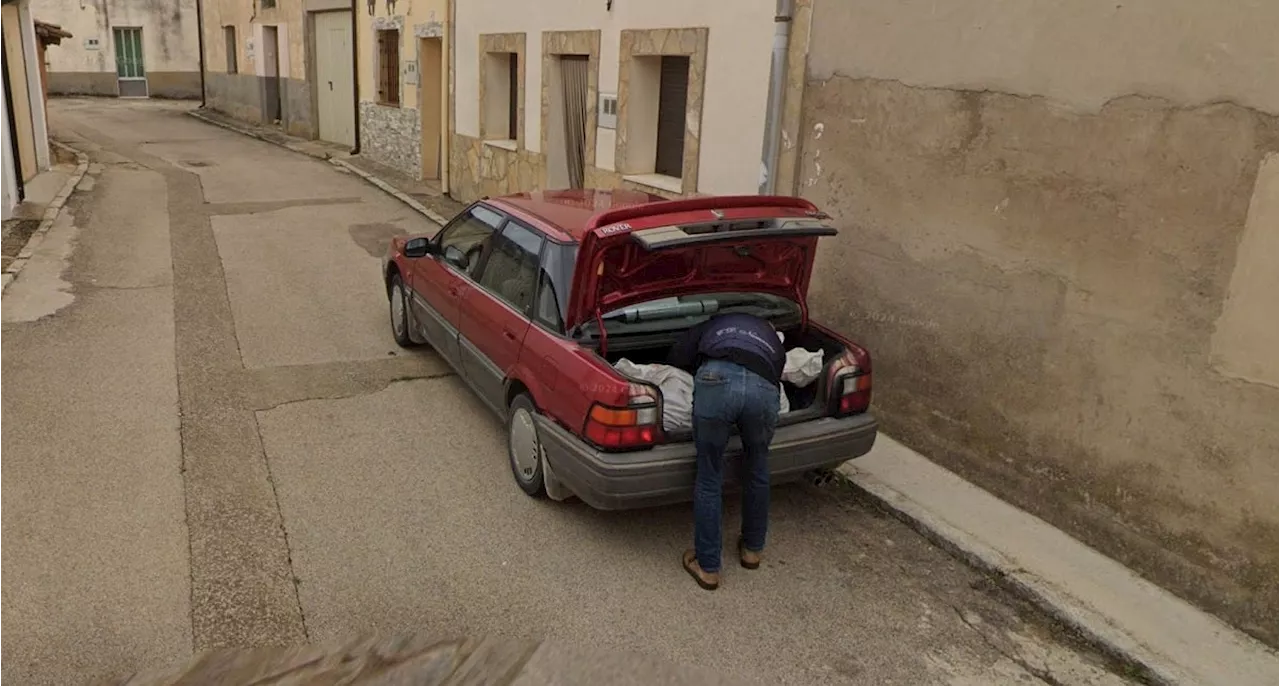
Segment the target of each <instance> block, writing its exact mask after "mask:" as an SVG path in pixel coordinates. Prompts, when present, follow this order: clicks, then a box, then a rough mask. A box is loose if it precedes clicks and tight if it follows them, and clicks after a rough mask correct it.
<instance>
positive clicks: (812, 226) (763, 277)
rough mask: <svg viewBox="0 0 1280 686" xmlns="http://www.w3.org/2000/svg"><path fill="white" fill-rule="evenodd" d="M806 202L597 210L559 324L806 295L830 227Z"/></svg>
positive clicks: (758, 200) (706, 201)
mask: <svg viewBox="0 0 1280 686" xmlns="http://www.w3.org/2000/svg"><path fill="white" fill-rule="evenodd" d="M827 218H828V217H827V215H825V214H823V213H822V212H820V211H818V209H817V208H816V207H815V206H814V205H813V204H812V203H810V202H808V201H807V200H802V199H800V198H791V197H771V196H730V197H706V198H692V199H689V200H676V201H670V202H658V203H651V204H645V205H639V206H635V207H627V208H623V209H618V210H609V211H606V212H602V213H600V214H598V215H596V216H594V217H592V219H591V220H590V222H589V223H588V226H587V227H585V230H584V231H583V233H582V238H581V245H580V247H579V249H578V256H577V263H576V265H575V268H574V273H573V286H572V288H571V289H570V293H571V295H570V299H569V307H568V308H567V309H568V312H567V315H568V316H567V318H566V322H565V324H566V326H567V327H568V328H569V329H570V330H572V329H573V328H574V327H576V326H578V325H580V324H583V323H584V322H587V321H591V320H594V319H599V318H600V317H601V316H602V315H603V314H604V313H607V312H610V311H613V310H616V309H618V308H622V307H626V306H628V305H634V304H637V303H641V302H645V301H649V300H655V299H658V298H667V297H672V296H677V295H683V294H689V293H714V292H730V291H749V292H756V293H768V294H771V295H777V296H780V297H784V298H787V299H789V300H792V301H794V302H796V303H797V304H799V305H800V307H801V310H802V311H803V312H806V316H807V305H806V303H805V296H806V295H807V293H808V289H809V278H810V275H811V273H812V271H813V258H814V253H815V250H816V248H817V243H818V238H819V237H821V236H833V235H835V234H836V230H835V229H834V228H832V227H831V226H830V225H829V224H827V223H826V222H825V221H824V220H825V219H827Z"/></svg>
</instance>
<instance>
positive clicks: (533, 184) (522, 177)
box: [449, 134, 698, 203]
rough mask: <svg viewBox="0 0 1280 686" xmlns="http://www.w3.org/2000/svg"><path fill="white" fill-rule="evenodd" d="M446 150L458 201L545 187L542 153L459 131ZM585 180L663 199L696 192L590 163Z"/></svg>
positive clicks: (590, 185) (592, 185) (451, 191)
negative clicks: (631, 178) (677, 190)
mask: <svg viewBox="0 0 1280 686" xmlns="http://www.w3.org/2000/svg"><path fill="white" fill-rule="evenodd" d="M449 150H450V160H449V169H450V171H449V174H450V189H449V195H450V197H452V198H454V199H455V200H457V201H458V202H463V203H470V202H474V201H476V200H478V199H480V198H483V197H486V196H488V197H496V196H500V195H508V194H511V193H524V192H528V191H534V190H538V189H543V188H546V179H547V156H546V155H543V154H541V153H536V152H530V151H528V150H520V151H512V150H506V149H504V148H500V147H497V146H494V145H485V144H484V143H483V142H482V141H481V140H480V139H478V138H473V137H471V136H463V135H461V134H454V136H453V145H451V146H450V148H449ZM584 180H585V183H584V184H583V185H584V186H585V187H587V188H600V189H606V190H612V189H615V188H625V189H627V190H633V191H644V192H647V193H652V194H654V195H658V196H662V197H664V198H678V197H688V196H693V195H698V194H696V193H688V194H684V195H683V196H682V195H681V194H679V193H671V192H669V191H665V190H662V189H658V188H652V187H649V186H642V185H640V184H636V183H632V182H630V181H627V180H625V179H623V178H622V175H621V174H619V173H617V172H615V171H612V170H609V169H601V168H599V167H596V166H594V165H590V164H588V165H587V166H586V167H585V169H584Z"/></svg>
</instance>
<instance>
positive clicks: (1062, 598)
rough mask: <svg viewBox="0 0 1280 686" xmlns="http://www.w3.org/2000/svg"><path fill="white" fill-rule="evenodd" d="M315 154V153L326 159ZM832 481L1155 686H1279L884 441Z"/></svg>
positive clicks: (1199, 626) (1000, 505) (1193, 618)
mask: <svg viewBox="0 0 1280 686" xmlns="http://www.w3.org/2000/svg"><path fill="white" fill-rule="evenodd" d="M191 114H192V115H193V116H195V117H197V118H200V119H203V120H205V121H209V122H211V123H214V124H217V125H218V126H223V127H225V128H229V129H232V130H236V131H240V132H241V133H244V134H246V135H250V136H254V137H257V138H262V139H263V140H267V141H269V142H273V143H276V144H277V145H282V146H284V147H287V148H289V149H291V150H296V151H298V152H303V153H304V154H310V155H313V156H316V157H320V159H327V160H329V161H330V162H331V163H334V164H336V165H338V166H341V167H343V168H344V169H347V170H348V171H350V172H352V173H355V174H358V175H360V176H362V177H363V178H365V180H367V181H369V182H370V183H372V184H373V185H375V186H378V187H379V188H381V189H383V190H384V191H386V192H388V193H390V194H391V195H393V196H395V197H397V198H398V199H400V200H401V201H402V202H405V203H406V204H409V205H410V206H412V207H414V208H415V209H417V210H418V211H419V212H422V213H423V214H424V215H426V216H427V217H429V218H431V219H432V220H433V221H436V222H437V223H443V222H444V221H445V218H447V217H452V216H453V215H454V214H456V212H457V211H458V210H460V209H461V207H462V206H461V205H460V204H458V203H456V202H454V201H453V200H451V199H449V198H448V197H446V196H440V195H432V194H431V192H430V190H429V189H426V188H425V187H424V186H422V185H421V184H419V183H416V182H413V181H411V180H409V179H406V178H404V177H400V176H399V175H397V174H395V173H394V172H391V171H390V170H387V169H386V168H384V167H380V165H376V164H373V163H371V162H369V161H368V160H362V159H359V158H358V156H357V157H351V156H349V155H345V154H342V153H335V152H334V148H333V147H332V146H327V145H326V144H323V143H315V142H313V141H301V140H299V139H292V138H290V137H287V136H283V135H282V134H280V133H279V132H278V131H275V132H271V133H270V134H259V133H257V132H255V131H254V127H253V126H252V125H248V124H244V123H242V122H235V121H233V120H228V119H226V118H223V117H220V116H219V115H213V114H211V113H208V112H204V111H200V110H196V111H193V112H191ZM322 155H323V156H322ZM840 474H841V475H842V476H843V477H844V479H845V480H846V481H847V482H848V483H850V484H851V485H852V486H853V487H855V488H857V489H859V490H861V491H862V492H864V493H866V494H868V495H869V496H870V497H871V498H873V499H874V500H875V501H876V502H878V503H879V504H881V505H882V506H883V507H884V508H886V509H887V510H889V511H890V512H892V513H893V514H894V516H896V517H897V518H899V519H901V520H903V521H905V522H906V523H908V524H909V525H911V526H912V527H914V528H915V529H916V530H917V531H919V532H920V533H921V534H923V535H924V536H926V537H927V538H929V539H930V540H932V541H933V542H934V543H936V544H937V545H939V546H941V547H942V548H944V549H946V550H948V551H950V552H951V553H952V554H953V555H955V556H957V557H959V558H961V559H963V560H965V561H966V562H968V563H969V564H971V565H973V566H974V567H976V568H978V569H980V570H983V571H985V572H987V573H990V574H992V575H994V576H996V577H998V578H1001V579H1002V580H1004V581H1005V582H1006V585H1007V586H1008V587H1009V588H1011V589H1012V590H1014V591H1015V592H1017V593H1019V594H1020V595H1022V596H1023V597H1025V598H1027V599H1029V600H1030V601H1031V602H1033V603H1035V604H1036V605H1038V606H1039V607H1040V608H1041V609H1042V610H1043V611H1045V612H1046V613H1048V614H1049V615H1050V616H1052V617H1054V618H1056V619H1057V620H1058V621H1060V622H1062V623H1063V624H1064V625H1066V626H1067V627H1070V628H1071V629H1073V630H1075V631H1076V632H1078V633H1079V634H1080V635H1081V636H1083V637H1084V638H1085V639H1087V640H1089V641H1090V642H1092V643H1093V644H1095V645H1096V646H1097V647H1098V648H1099V649H1101V650H1103V651H1104V652H1107V653H1109V654H1111V655H1112V656H1114V657H1117V658H1119V659H1121V660H1123V661H1125V662H1128V663H1130V664H1133V665H1136V666H1139V667H1141V668H1142V669H1143V670H1144V671H1145V672H1146V673H1147V676H1148V678H1149V679H1150V680H1151V681H1153V682H1155V683H1157V684H1169V685H1178V686H1183V685H1191V684H1196V685H1199V684H1204V685H1206V686H1216V685H1219V684H1221V685H1222V686H1254V685H1255V684H1256V685H1262V684H1267V685H1268V686H1270V685H1273V684H1275V683H1276V674H1277V657H1276V653H1275V651H1272V650H1271V649H1270V648H1268V647H1267V646H1265V645H1263V644H1261V643H1259V642H1258V641H1256V640H1254V639H1253V638H1251V637H1249V636H1246V635H1245V634H1243V633H1242V632H1239V631H1237V630H1235V629H1234V628H1232V627H1230V626H1228V625H1227V624H1225V623H1224V622H1222V621H1221V620H1219V619H1217V618H1216V617H1213V616H1212V615H1209V614H1208V613H1206V612H1203V611H1201V610H1199V609H1197V608H1195V607H1193V606H1192V605H1190V604H1189V603H1187V602H1185V601H1183V600H1182V599H1180V598H1178V597H1176V596H1174V595H1173V594H1171V593H1169V592H1168V591H1165V590H1164V589H1162V588H1160V587H1159V586H1156V585H1155V584H1152V583H1150V582H1148V581H1146V580H1145V579H1142V578H1141V577H1139V576H1138V575H1136V574H1134V573H1133V572H1132V571H1130V570H1129V569H1128V568H1126V567H1124V566H1123V565H1121V564H1119V563H1117V562H1115V561H1114V560H1112V559H1110V558H1108V557H1106V556H1104V555H1102V554H1100V553H1098V552H1097V551H1095V550H1093V549H1092V548H1089V547H1088V546H1086V545H1085V544H1083V543H1081V542H1080V541H1077V540H1075V539H1074V538H1071V537H1070V536H1068V535H1066V534H1065V533H1063V532H1062V531H1060V530H1058V529H1056V528H1054V527H1052V526H1051V525H1049V524H1047V523H1046V522H1044V521H1042V520H1040V519H1039V518H1037V517H1034V516H1033V515H1030V514H1028V513H1026V512H1023V511H1022V510H1019V509H1018V508H1016V507H1013V506H1012V505H1009V504H1008V503H1005V502H1003V501H1001V500H999V499H998V498H996V497H995V496H993V495H991V494H990V493H987V492H986V491H984V490H982V489H980V488H978V487H976V486H974V485H972V484H970V483H968V482H966V481H964V480H963V479H961V478H960V477H958V476H956V475H955V474H953V473H951V472H949V471H947V470H946V469H944V468H942V467H940V466H938V465H936V464H934V463H933V462H930V461H929V460H928V459H926V458H925V457H923V456H922V455H920V454H918V453H915V452H913V451H912V450H910V449H909V448H907V447H905V446H903V445H902V444H900V443H898V442H896V441H894V440H893V439H891V438H889V437H887V436H885V435H883V434H881V435H880V436H879V437H878V438H877V440H876V446H875V448H874V449H873V450H872V451H871V453H870V454H868V455H866V456H864V457H861V458H859V459H857V460H854V461H852V462H849V463H847V464H845V465H844V466H843V467H841V469H840Z"/></svg>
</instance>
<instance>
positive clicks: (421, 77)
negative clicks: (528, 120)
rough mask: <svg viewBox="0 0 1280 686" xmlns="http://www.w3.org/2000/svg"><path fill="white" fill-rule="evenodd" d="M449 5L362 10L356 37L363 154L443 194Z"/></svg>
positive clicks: (398, 2) (418, 2)
mask: <svg viewBox="0 0 1280 686" xmlns="http://www.w3.org/2000/svg"><path fill="white" fill-rule="evenodd" d="M449 12H450V3H449V2H448V0H376V1H375V2H372V3H362V4H361V11H360V12H359V13H358V15H357V18H356V27H357V31H358V33H359V40H358V41H357V44H358V47H359V64H358V65H357V68H358V70H359V75H360V77H359V81H360V94H359V118H360V154H361V155H362V156H364V157H367V158H369V159H371V160H373V161H375V162H378V163H380V164H384V165H386V166H388V167H391V168H392V169H395V170H396V171H398V172H400V173H402V174H405V175H406V176H408V177H410V178H412V179H420V180H425V181H427V182H429V183H430V184H432V185H438V186H439V187H440V190H442V191H447V190H448V189H449V187H448V175H449V163H448V162H449V144H450V136H449V114H450V112H451V110H452V108H451V105H450V99H449V66H450V59H449V56H450V54H451V47H452V46H451V43H450V39H451V28H452V25H451V23H450V21H449Z"/></svg>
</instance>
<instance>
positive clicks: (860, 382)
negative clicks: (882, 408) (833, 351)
mask: <svg viewBox="0 0 1280 686" xmlns="http://www.w3.org/2000/svg"><path fill="white" fill-rule="evenodd" d="M830 373H831V376H830V377H828V378H829V379H830V380H831V381H830V383H829V384H828V385H827V388H830V389H831V404H832V406H833V407H832V414H834V415H835V416H837V417H843V416H845V415H851V414H858V413H859V412H866V411H867V408H869V407H871V369H870V364H867V365H866V367H865V368H864V367H862V366H859V365H858V362H857V360H855V359H854V357H853V356H852V355H851V354H849V353H845V354H844V355H841V356H840V357H839V358H838V359H837V360H836V361H835V362H833V363H832V364H831V372H830Z"/></svg>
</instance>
